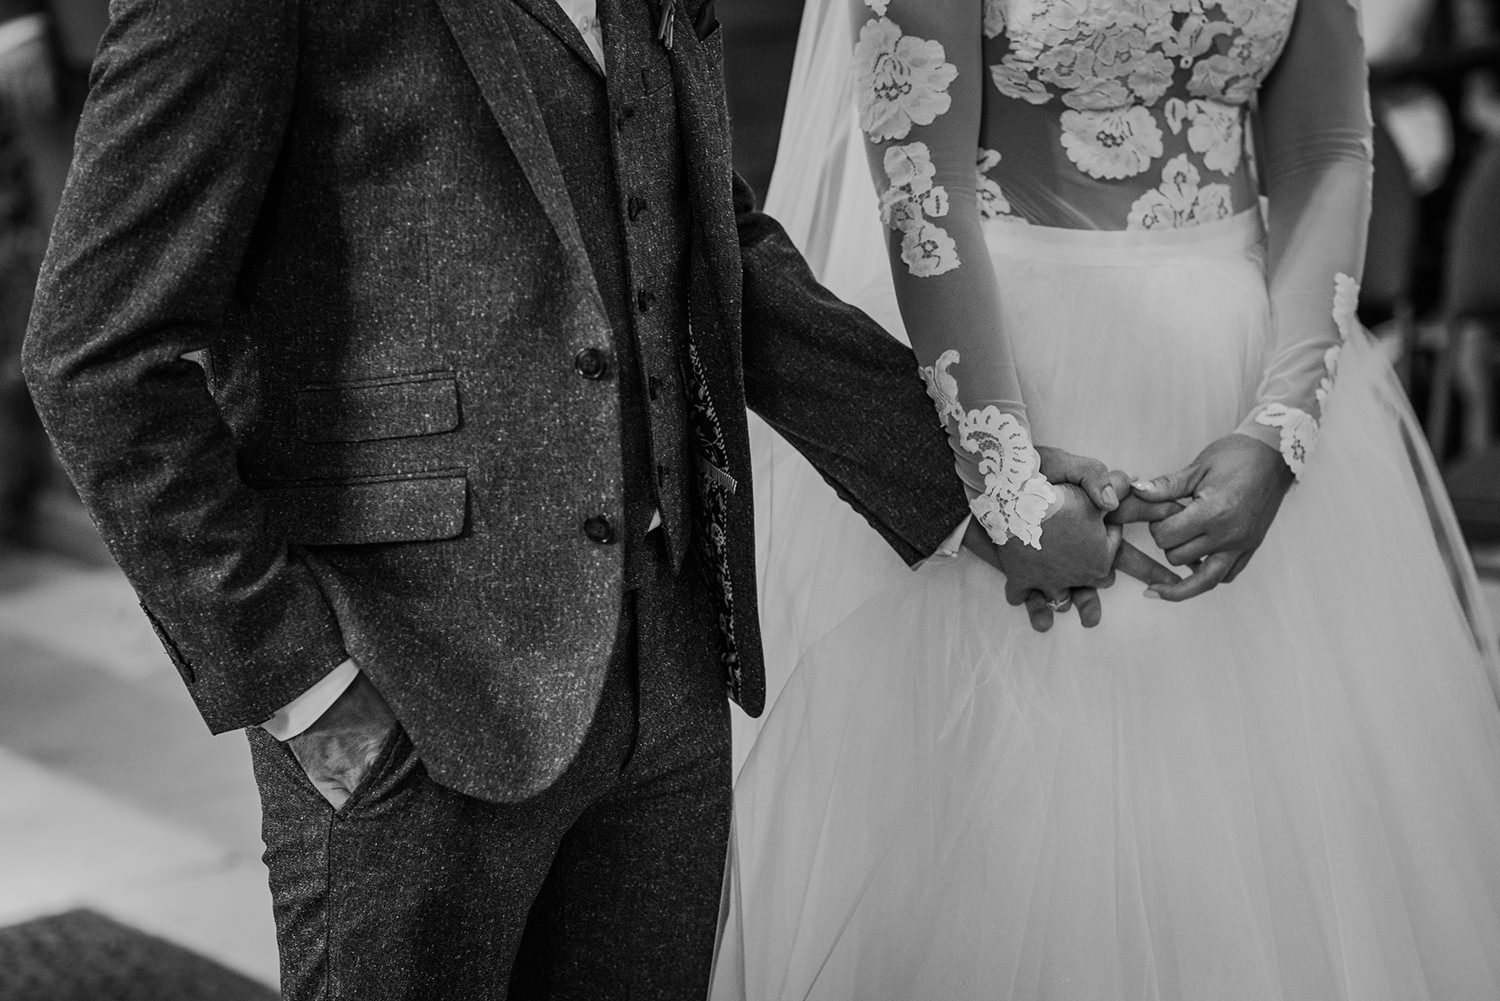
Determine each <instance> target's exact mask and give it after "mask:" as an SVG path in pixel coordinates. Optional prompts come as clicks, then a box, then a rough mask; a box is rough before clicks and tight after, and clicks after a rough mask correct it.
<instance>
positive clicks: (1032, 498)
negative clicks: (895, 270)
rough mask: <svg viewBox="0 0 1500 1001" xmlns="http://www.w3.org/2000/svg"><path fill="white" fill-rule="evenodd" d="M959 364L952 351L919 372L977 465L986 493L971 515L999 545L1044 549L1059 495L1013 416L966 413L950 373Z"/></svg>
mask: <svg viewBox="0 0 1500 1001" xmlns="http://www.w3.org/2000/svg"><path fill="white" fill-rule="evenodd" d="M958 363H959V354H958V352H957V351H953V350H951V349H950V350H948V351H944V352H943V353H942V354H941V355H939V356H938V359H937V361H936V362H934V363H933V364H932V365H930V366H924V367H922V368H921V369H919V370H918V371H919V372H920V373H921V375H922V381H923V382H925V383H926V384H927V395H928V396H930V397H932V403H933V405H934V406H935V407H936V408H937V412H938V418H939V419H940V420H941V422H942V424H943V426H944V427H947V426H949V424H950V422H951V423H952V425H953V426H955V427H956V428H957V431H958V443H959V446H960V447H961V448H963V450H964V451H966V452H968V453H969V454H970V455H973V456H974V457H976V458H977V459H978V461H979V472H980V474H981V475H982V476H983V477H984V491H983V492H982V493H981V494H979V496H977V497H975V498H974V499H973V500H971V501H970V502H969V509H970V510H972V511H973V512H974V516H975V517H976V518H978V519H979V523H980V524H981V525H983V526H984V530H985V531H986V532H987V533H988V534H989V536H990V538H991V539H993V540H994V541H995V544H996V545H1004V544H1005V543H1006V542H1007V541H1009V540H1010V539H1011V538H1019V539H1021V540H1022V541H1023V542H1025V543H1026V544H1027V545H1028V546H1031V547H1032V548H1034V549H1040V548H1042V519H1043V518H1045V517H1046V516H1047V511H1048V510H1049V509H1050V508H1051V506H1052V504H1053V503H1054V501H1055V500H1056V499H1057V494H1056V491H1055V490H1053V488H1052V484H1050V483H1048V482H1047V479H1046V477H1044V476H1042V475H1041V466H1042V462H1041V457H1040V456H1039V455H1037V451H1036V449H1035V448H1034V447H1033V446H1032V444H1031V435H1030V433H1029V432H1028V431H1027V430H1026V427H1025V425H1023V424H1022V423H1021V422H1020V421H1019V420H1017V419H1016V417H1015V415H1013V414H1008V413H1005V412H1004V411H1002V410H1001V409H1000V408H999V407H995V406H989V407H985V408H984V409H982V410H969V411H965V410H964V408H963V404H961V403H959V401H958V379H957V378H955V377H954V375H953V372H952V371H951V369H952V368H953V366H954V365H957V364H958Z"/></svg>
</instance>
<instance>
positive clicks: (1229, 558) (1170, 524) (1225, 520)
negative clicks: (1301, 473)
mask: <svg viewBox="0 0 1500 1001" xmlns="http://www.w3.org/2000/svg"><path fill="white" fill-rule="evenodd" d="M1291 485H1292V473H1291V470H1289V469H1288V468H1287V465H1286V463H1285V462H1284V461H1282V458H1281V454H1280V453H1279V452H1277V451H1276V450H1275V449H1274V448H1272V447H1271V446H1269V445H1266V444H1264V443H1263V442H1259V441H1256V440H1255V439H1254V438H1251V437H1248V436H1247V435H1242V434H1230V435H1225V436H1224V437H1223V438H1220V439H1219V440H1218V441H1216V442H1214V443H1213V444H1211V445H1209V446H1208V447H1207V448H1205V449H1204V450H1203V451H1202V452H1201V453H1199V455H1198V458H1196V459H1194V460H1193V461H1192V462H1191V463H1189V464H1188V465H1187V466H1185V467H1184V468H1182V469H1180V470H1178V471H1177V472H1175V473H1169V474H1167V475H1166V476H1158V477H1156V478H1155V479H1154V480H1149V481H1144V482H1137V483H1134V484H1132V493H1133V494H1134V498H1133V499H1134V500H1136V501H1141V502H1145V504H1144V507H1150V506H1153V505H1155V506H1157V507H1156V510H1155V511H1154V512H1150V513H1147V514H1145V515H1143V516H1142V517H1138V518H1132V519H1131V520H1148V521H1150V522H1151V537H1152V538H1153V539H1155V540H1156V544H1157V545H1158V546H1160V547H1161V548H1162V551H1163V552H1165V553H1166V555H1167V560H1168V562H1170V563H1171V564H1172V565H1174V566H1192V567H1193V572H1192V573H1191V574H1190V575H1189V576H1188V577H1186V578H1185V579H1183V580H1182V581H1180V582H1177V583H1171V584H1161V585H1157V584H1153V585H1152V586H1151V587H1149V588H1148V589H1147V590H1148V592H1154V593H1155V594H1157V595H1159V596H1160V597H1162V598H1166V599H1167V600H1168V601H1184V600H1186V599H1188V598H1193V597H1196V596H1198V595H1200V594H1203V593H1204V592H1206V591H1211V590H1213V588H1215V587H1217V586H1218V585H1219V584H1221V583H1227V582H1229V581H1232V580H1234V578H1235V577H1236V576H1238V575H1239V573H1240V571H1241V570H1243V569H1245V565H1246V564H1247V563H1249V562H1250V557H1251V556H1253V555H1254V554H1255V550H1256V549H1257V548H1259V546H1260V544H1261V542H1262V540H1264V539H1265V537H1266V532H1267V531H1268V530H1269V529H1270V527H1271V522H1272V520H1273V519H1274V518H1275V517H1276V512H1277V511H1278V510H1279V509H1280V507H1281V500H1282V498H1283V497H1285V496H1286V492H1287V489H1288V488H1289V487H1290V486H1291ZM1174 502H1175V503H1174Z"/></svg>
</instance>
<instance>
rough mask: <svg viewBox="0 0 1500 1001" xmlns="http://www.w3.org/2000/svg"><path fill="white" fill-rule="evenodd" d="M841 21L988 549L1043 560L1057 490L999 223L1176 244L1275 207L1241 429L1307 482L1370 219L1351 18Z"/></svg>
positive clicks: (1312, 12)
mask: <svg viewBox="0 0 1500 1001" xmlns="http://www.w3.org/2000/svg"><path fill="white" fill-rule="evenodd" d="M846 2H848V3H850V4H851V7H852V9H853V11H854V21H855V31H856V36H857V37H856V39H855V42H854V44H855V49H854V87H855V96H856V102H857V107H858V114H859V124H860V128H861V130H862V131H863V133H864V135H865V138H866V140H867V146H868V149H869V152H870V161H871V169H872V173H873V174H874V178H875V182H876V186H877V188H878V189H879V190H880V192H881V217H882V220H883V221H884V223H885V224H886V226H887V228H888V229H889V231H890V233H891V256H892V270H893V274H894V276H895V282H896V291H897V297H898V300H899V301H900V305H901V311H902V317H903V320H904V321H905V323H906V326H907V332H908V334H909V335H910V336H911V340H912V345H913V347H914V349H915V350H916V352H917V355H918V357H919V359H920V360H921V361H922V364H923V376H924V378H925V379H926V380H927V382H928V387H929V391H930V393H931V395H932V396H933V399H934V401H935V402H936V403H937V406H938V409H939V412H940V414H942V417H943V420H944V422H945V423H946V424H947V426H948V427H949V430H950V433H951V440H952V442H953V445H954V450H955V453H956V455H957V457H958V468H959V473H960V475H961V476H962V477H963V479H964V482H965V484H966V486H968V488H969V491H970V495H971V497H973V498H974V508H975V511H976V513H978V514H979V515H980V517H981V519H982V520H984V522H985V525H986V527H987V528H989V529H990V532H991V535H992V536H994V537H995V538H996V539H997V540H1001V541H1003V540H1004V539H1007V538H1009V537H1011V536H1013V535H1022V536H1024V537H1026V538H1028V540H1029V541H1032V542H1033V543H1035V542H1036V541H1037V539H1039V534H1040V526H1039V516H1038V523H1037V524H1033V523H1032V517H1031V516H1032V515H1033V514H1035V513H1036V511H1037V510H1038V503H1037V499H1038V498H1040V497H1042V496H1043V495H1044V494H1047V488H1046V484H1045V482H1044V481H1042V482H1036V480H1037V479H1038V477H1037V476H1036V464H1035V461H1034V459H1035V453H1034V451H1033V450H1032V449H1031V445H1030V438H1029V435H1028V433H1027V430H1026V420H1025V406H1024V401H1023V400H1021V398H1020V391H1019V387H1018V383H1017V380H1016V377H1015V369H1014V364H1013V362H1012V360H1011V358H1010V356H1009V351H1008V349H1007V347H1006V343H1005V340H1006V339H1005V332H1004V331H1003V330H1000V329H998V327H999V323H998V316H999V312H998V309H997V308H996V298H995V297H996V291H995V281H994V275H993V272H992V270H991V265H990V262H989V257H988V255H987V253H986V252H985V248H984V240H983V235H982V227H983V225H985V224H987V223H989V224H995V223H999V222H1005V223H1011V224H1016V225H1028V224H1030V225H1044V226H1055V227H1064V228H1071V229H1106V230H1125V229H1139V230H1150V229H1163V228H1168V229H1170V228H1182V227H1189V226H1197V225H1202V224H1206V223H1211V222H1214V221H1217V220H1219V219H1224V218H1227V217H1229V216H1231V215H1233V214H1236V213H1239V212H1242V211H1246V210H1251V209H1254V208H1256V207H1257V205H1258V203H1259V195H1260V194H1261V193H1262V191H1264V193H1265V194H1266V195H1267V196H1268V205H1269V218H1268V232H1269V260H1268V267H1267V272H1268V284H1269V293H1270V298H1271V306H1272V314H1273V320H1274V324H1275V327H1276V334H1277V339H1276V345H1275V347H1274V349H1273V352H1272V356H1271V358H1270V361H1269V364H1268V366H1267V368H1266V371H1265V375H1264V379H1263V382H1262V385H1261V390H1260V393H1259V401H1258V404H1257V406H1256V407H1255V409H1254V410H1253V411H1252V412H1251V413H1249V414H1246V415H1245V420H1244V422H1243V423H1242V425H1241V428H1240V430H1241V431H1242V432H1243V433H1246V434H1250V435H1253V436H1255V437H1258V438H1260V439H1261V440H1263V441H1266V442H1267V443H1268V444H1272V445H1275V446H1276V447H1279V448H1280V449H1281V450H1282V452H1283V455H1285V456H1286V457H1287V460H1288V462H1289V463H1290V464H1291V465H1292V468H1293V470H1294V471H1297V472H1300V469H1301V465H1302V463H1303V461H1304V460H1305V458H1306V455H1307V452H1308V451H1309V449H1310V447H1311V443H1312V440H1313V439H1314V437H1315V435H1316V424H1317V420H1318V418H1319V417H1321V413H1322V408H1323V406H1324V405H1326V403H1327V398H1328V392H1329V389H1330V387H1331V382H1332V377H1333V372H1334V371H1335V369H1336V361H1337V347H1338V344H1339V342H1340V337H1341V330H1342V329H1344V328H1345V327H1346V326H1347V323H1348V322H1351V321H1352V306H1351V305H1350V300H1351V296H1352V294H1353V289H1352V288H1351V283H1352V280H1351V279H1349V278H1348V277H1347V276H1348V275H1354V274H1358V273H1359V270H1360V264H1361V259H1362V256H1363V237H1364V226H1365V221H1366V217H1367V212H1368V198H1369V190H1368V183H1369V129H1370V125H1369V113H1368V99H1367V96H1366V90H1365V74H1364V60H1363V55H1362V50H1361V46H1360V37H1359V23H1358V11H1357V10H1356V8H1355V7H1353V6H1352V0H1301V2H1300V3H1299V2H1298V0H846ZM1252 112H1256V113H1255V114H1252ZM1257 134H1258V137H1259V141H1260V146H1261V148H1262V150H1263V153H1264V162H1263V163H1261V164H1259V165H1258V166H1259V169H1258V170H1257V165H1255V164H1254V163H1253V157H1252V154H1251V151H1252V149H1253V148H1254V146H1255V143H1254V142H1252V136H1255V135H1257ZM1336 290H1338V292H1339V295H1338V306H1337V309H1336V308H1335V291H1336ZM1335 314H1337V317H1336V315H1335ZM1205 444H1207V443H1206V442H1205ZM1101 458H1104V459H1105V461H1108V457H1107V456H1106V457H1101ZM1043 507H1044V506H1043Z"/></svg>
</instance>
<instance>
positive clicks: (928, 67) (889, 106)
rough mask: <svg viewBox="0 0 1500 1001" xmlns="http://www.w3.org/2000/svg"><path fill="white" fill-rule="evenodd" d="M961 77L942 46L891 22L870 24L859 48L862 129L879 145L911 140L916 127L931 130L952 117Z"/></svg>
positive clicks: (862, 31)
mask: <svg viewBox="0 0 1500 1001" xmlns="http://www.w3.org/2000/svg"><path fill="white" fill-rule="evenodd" d="M957 76H958V67H956V66H954V65H953V64H952V63H950V62H948V61H947V60H946V58H945V57H944V54H943V46H942V43H940V42H935V41H926V40H923V39H920V38H914V37H912V36H910V35H904V34H902V32H901V28H900V26H899V25H897V24H896V22H894V21H892V20H891V19H890V18H886V17H880V18H877V19H875V20H873V21H867V22H866V23H865V25H864V27H862V28H860V30H859V43H858V44H857V45H856V46H855V47H854V87H855V93H856V94H857V95H858V100H859V125H860V128H862V129H864V131H865V134H866V135H868V136H869V137H870V139H871V140H872V141H874V142H883V141H885V140H887V139H905V138H906V136H907V134H908V133H909V132H911V129H912V126H913V125H931V124H932V123H933V121H934V120H936V119H937V117H938V116H939V115H942V114H945V113H946V112H947V111H948V108H949V107H950V106H951V105H952V103H953V99H952V98H951V97H949V96H948V85H949V84H951V83H952V82H953V81H954V79H955V78H956V77H957Z"/></svg>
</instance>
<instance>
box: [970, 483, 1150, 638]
mask: <svg viewBox="0 0 1500 1001" xmlns="http://www.w3.org/2000/svg"><path fill="white" fill-rule="evenodd" d="M1053 486H1054V488H1055V489H1056V490H1057V492H1058V496H1059V498H1060V499H1061V504H1060V506H1059V507H1058V508H1057V509H1056V510H1054V511H1053V512H1052V513H1051V514H1050V515H1048V516H1047V519H1046V521H1044V522H1043V524H1042V548H1041V549H1034V548H1032V547H1031V546H1028V545H1026V543H1024V542H1022V541H1021V540H1020V539H1011V540H1010V541H1008V542H1006V543H1005V545H1003V546H1000V547H999V548H998V550H997V552H998V553H999V561H1000V568H1001V570H1002V571H1003V572H1004V573H1005V600H1006V601H1008V602H1010V603H1011V604H1012V605H1025V606H1026V612H1027V614H1028V615H1029V616H1030V618H1031V625H1032V627H1033V628H1034V629H1036V630H1037V631H1038V632H1046V631H1047V630H1048V629H1050V628H1052V619H1053V613H1054V610H1055V609H1054V605H1052V604H1049V601H1051V602H1055V603H1059V604H1062V606H1063V608H1066V602H1068V601H1072V602H1073V603H1074V604H1075V605H1076V606H1077V608H1078V614H1079V617H1080V618H1081V619H1082V620H1083V624H1084V625H1085V626H1095V625H1098V624H1099V618H1100V606H1099V600H1098V595H1097V594H1080V593H1075V590H1076V591H1080V592H1081V591H1084V590H1086V589H1088V590H1093V591H1097V589H1098V588H1101V587H1108V586H1109V585H1110V584H1111V583H1113V582H1114V573H1113V565H1114V559H1115V552H1116V551H1117V550H1118V549H1119V547H1120V529H1119V528H1118V527H1117V526H1113V525H1105V524H1104V518H1103V512H1102V511H1101V510H1100V509H1099V508H1098V507H1097V506H1096V505H1095V504H1094V502H1093V501H1092V500H1090V498H1089V497H1088V495H1087V494H1085V492H1084V490H1083V488H1082V487H1080V486H1078V485H1075V484H1072V483H1055V484H1053ZM1056 610H1061V609H1056Z"/></svg>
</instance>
